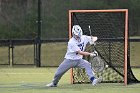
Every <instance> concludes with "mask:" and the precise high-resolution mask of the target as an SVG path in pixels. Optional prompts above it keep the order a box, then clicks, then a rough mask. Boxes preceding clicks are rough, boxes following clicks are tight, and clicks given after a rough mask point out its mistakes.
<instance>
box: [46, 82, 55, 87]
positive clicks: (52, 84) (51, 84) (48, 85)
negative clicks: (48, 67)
mask: <svg viewBox="0 0 140 93" xmlns="http://www.w3.org/2000/svg"><path fill="white" fill-rule="evenodd" d="M46 86H47V87H57V85H56V84H54V83H53V82H52V83H49V84H47V85H46Z"/></svg>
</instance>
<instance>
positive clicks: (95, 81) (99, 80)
mask: <svg viewBox="0 0 140 93" xmlns="http://www.w3.org/2000/svg"><path fill="white" fill-rule="evenodd" d="M101 81H102V78H101V77H99V78H97V79H94V80H93V82H92V85H93V86H95V85H97V84H98V83H100V82H101Z"/></svg>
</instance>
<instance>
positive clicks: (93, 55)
mask: <svg viewBox="0 0 140 93" xmlns="http://www.w3.org/2000/svg"><path fill="white" fill-rule="evenodd" d="M96 56H98V52H97V51H93V52H92V53H90V57H96Z"/></svg>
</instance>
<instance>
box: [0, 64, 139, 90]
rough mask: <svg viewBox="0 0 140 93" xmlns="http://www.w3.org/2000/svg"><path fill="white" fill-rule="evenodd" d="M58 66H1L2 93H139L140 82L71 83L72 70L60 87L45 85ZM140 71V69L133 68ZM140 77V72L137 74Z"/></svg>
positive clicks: (0, 82) (61, 81)
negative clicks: (126, 84)
mask: <svg viewBox="0 0 140 93" xmlns="http://www.w3.org/2000/svg"><path fill="white" fill-rule="evenodd" d="M55 71H56V68H48V67H42V68H36V67H12V68H11V67H8V68H5V67H0V92H1V93H62V92H63V93H105V92H106V93H139V92H140V84H139V83H137V84H131V85H128V86H124V84H122V83H100V84H98V85H97V86H92V85H91V84H70V71H68V72H67V73H66V74H65V75H64V76H63V77H62V78H61V80H60V82H59V85H58V87H55V88H48V87H45V85H46V84H47V83H50V82H51V80H52V78H53V76H54V73H55ZM133 71H134V72H136V73H139V72H140V69H136V70H135V69H133ZM137 76H138V77H140V74H137Z"/></svg>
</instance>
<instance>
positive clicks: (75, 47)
mask: <svg viewBox="0 0 140 93" xmlns="http://www.w3.org/2000/svg"><path fill="white" fill-rule="evenodd" d="M90 41H91V36H86V35H82V36H81V40H80V42H78V41H77V40H76V39H75V38H74V37H72V38H71V39H70V40H69V42H68V46H67V52H66V54H65V57H64V58H66V59H72V60H76V59H82V58H83V56H82V55H80V54H78V53H77V52H78V51H79V50H81V51H84V50H85V48H86V45H87V43H88V42H90Z"/></svg>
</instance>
